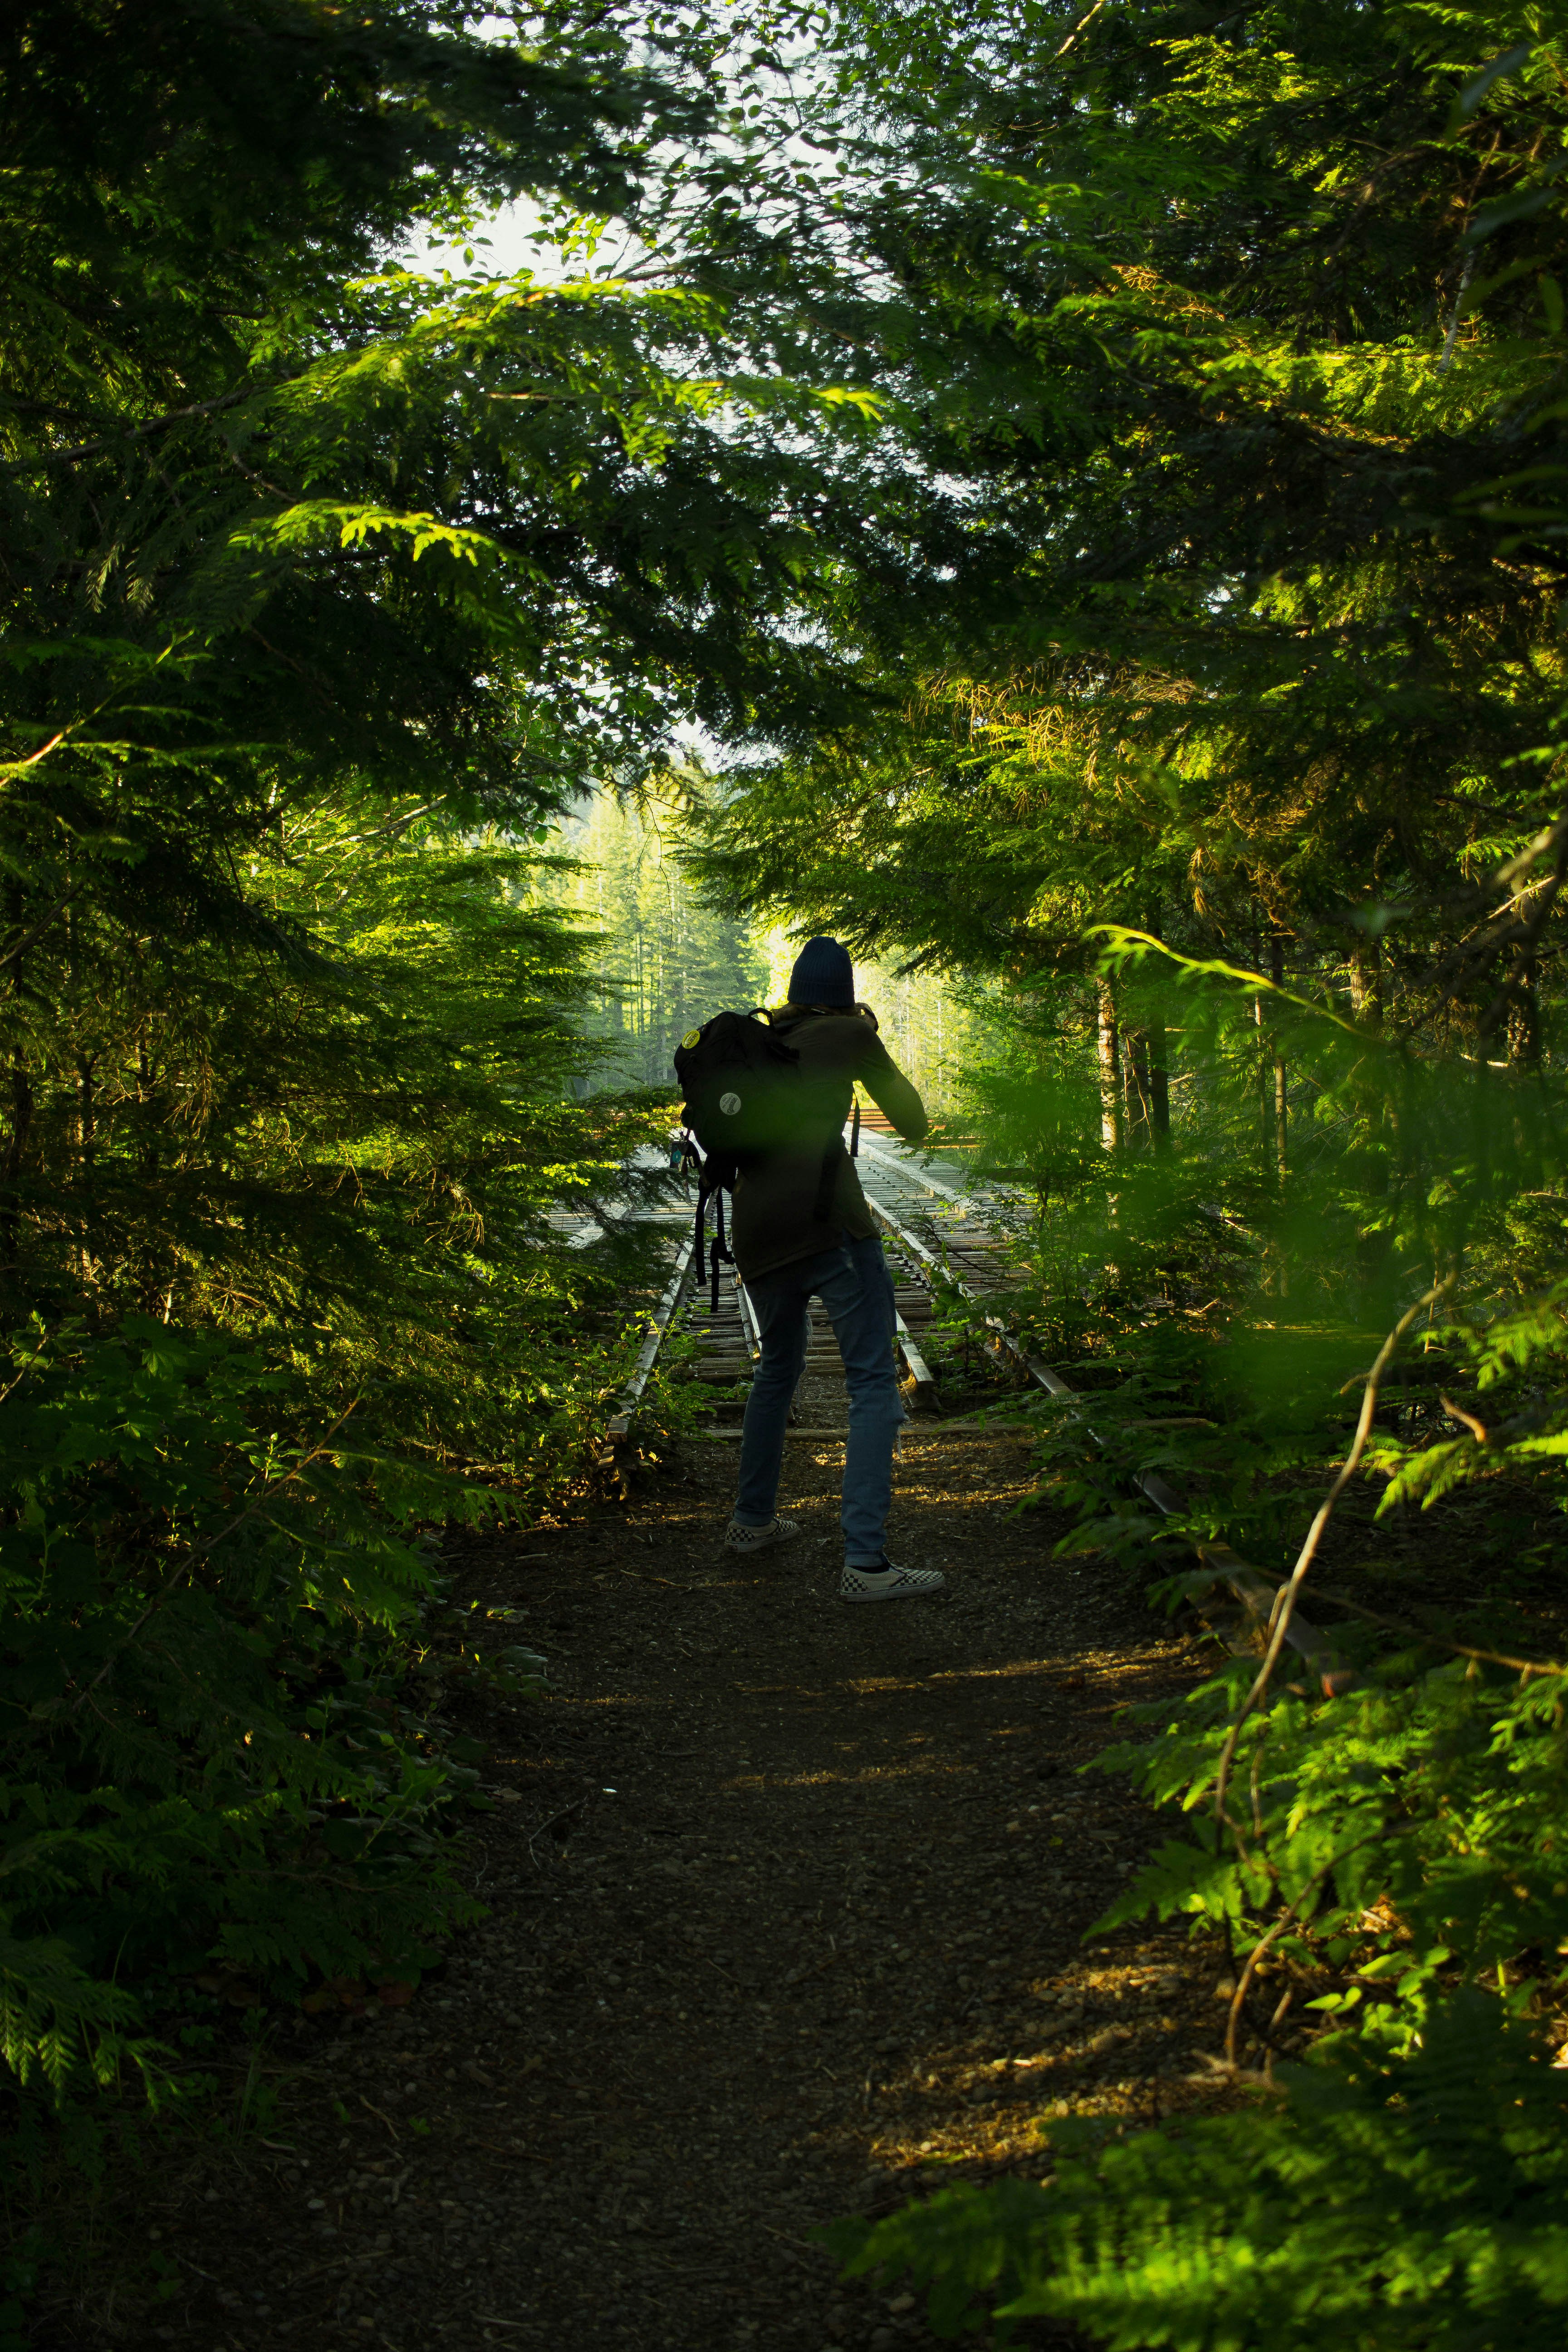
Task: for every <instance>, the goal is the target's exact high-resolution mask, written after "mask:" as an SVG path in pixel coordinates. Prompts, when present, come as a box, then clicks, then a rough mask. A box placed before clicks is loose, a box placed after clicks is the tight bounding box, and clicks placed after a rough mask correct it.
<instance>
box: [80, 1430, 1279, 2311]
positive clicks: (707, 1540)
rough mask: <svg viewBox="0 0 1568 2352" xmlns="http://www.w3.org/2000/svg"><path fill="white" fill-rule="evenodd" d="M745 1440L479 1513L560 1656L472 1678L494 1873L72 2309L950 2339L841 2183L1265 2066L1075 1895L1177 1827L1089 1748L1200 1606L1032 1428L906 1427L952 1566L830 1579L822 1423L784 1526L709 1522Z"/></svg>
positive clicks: (1150, 1682) (1186, 1983) (1023, 2166)
mask: <svg viewBox="0 0 1568 2352" xmlns="http://www.w3.org/2000/svg"><path fill="white" fill-rule="evenodd" d="M735 1451H736V1450H735V1447H734V1445H733V1444H725V1443H722V1442H719V1441H710V1442H701V1443H698V1444H691V1445H689V1446H688V1447H687V1448H686V1449H685V1450H684V1451H683V1453H682V1454H681V1455H680V1457H679V1461H678V1463H677V1465H676V1466H675V1467H674V1468H673V1469H668V1470H666V1471H664V1472H663V1473H661V1474H660V1475H658V1477H657V1478H654V1479H650V1480H649V1481H647V1483H645V1484H644V1485H643V1486H640V1487H639V1489H638V1491H637V1494H636V1496H635V1497H634V1499H633V1500H632V1501H631V1503H630V1504H629V1505H628V1506H626V1507H624V1508H616V1507H603V1509H602V1514H601V1515H599V1516H595V1517H590V1518H588V1519H586V1520H580V1521H579V1522H578V1523H577V1524H574V1525H565V1526H562V1527H559V1528H544V1529H540V1530H535V1531H533V1532H531V1533H529V1534H507V1535H492V1536H489V1537H486V1538H479V1537H469V1538H462V1539H461V1540H460V1541H459V1542H458V1544H457V1545H456V1547H455V1548H454V1549H453V1551H452V1553H451V1555H450V1557H449V1565H450V1567H451V1568H452V1570H453V1572H454V1575H455V1578H456V1582H457V1595H456V1597H459V1598H461V1597H467V1598H471V1599H473V1600H476V1601H480V1602H483V1603H485V1604H488V1605H489V1606H496V1605H498V1604H501V1603H505V1604H508V1605H510V1606H511V1607H513V1608H515V1609H517V1610H519V1611H520V1612H521V1614H522V1627H521V1632H522V1638H524V1639H525V1640H527V1641H529V1642H530V1643H532V1644H533V1645H534V1646H537V1647H538V1648H539V1649H541V1650H542V1651H543V1652H545V1653H546V1654H547V1655H548V1657H549V1661H550V1671H551V1675H552V1686H551V1690H550V1693H549V1695H548V1696H544V1697H543V1698H542V1699H539V1700H536V1701H532V1702H530V1703H527V1704H510V1703H500V1704H488V1705H487V1706H486V1710H485V1712H484V1713H483V1714H482V1716H481V1715H480V1714H479V1712H478V1705H479V1703H478V1702H468V1704H469V1705H472V1706H475V1709H476V1711H475V1713H474V1714H473V1715H472V1716H471V1717H469V1724H470V1727H477V1728H479V1729H480V1730H481V1731H482V1734H483V1736H484V1738H485V1739H486V1741H487V1743H488V1746H489V1751H490V1755H489V1762H488V1763H487V1765H486V1767H485V1769H484V1773H483V1779H484V1782H485V1785H486V1788H487V1790H488V1791H489V1795H490V1797H491V1799H492V1800H493V1803H494V1810H493V1811H490V1812H489V1813H487V1814H485V1815H484V1816H483V1817H482V1818H481V1819H480V1820H479V1825H478V1827H477V1828H476V1830H475V1832H474V1833H473V1837H472V1856H473V1884H474V1886H475V1888H476V1891H477V1893H478V1894H479V1896H480V1898H481V1899H482V1900H483V1901H484V1902H485V1903H486V1904H487V1905H488V1906H489V1918H488V1919H487V1920H486V1921H485V1922H484V1924H483V1925H481V1926H480V1927H478V1928H477V1929H475V1930H473V1931H471V1932H470V1933H468V1934H467V1935H465V1936H464V1937H460V1938H459V1939H458V1943H457V1945H456V1946H455V1948H453V1950H452V1952H451V1955H450V1958H449V1959H448V1962H447V1966H446V1968H445V1969H444V1970H443V1971H442V1972H441V1973H440V1974H438V1975H437V1976H436V1977H434V1978H432V1979H427V1980H426V1982H425V1983H424V1984H423V1985H422V1986H421V1987H420V1988H419V1990H418V1992H417V1994H416V1998H415V1999H414V2000H413V2001H412V2003H411V2004H410V2005H408V2006H407V2007H405V2008H390V2007H388V2008H384V2007H381V2006H379V2005H377V2004H374V2003H372V2004H371V2005H369V2006H367V2007H364V2008H363V2010H362V2011H361V2012H360V2013H358V2014H351V2013H348V2012H346V2011H345V2012H343V2013H341V2014H340V2015H338V2016H336V2017H334V2018H331V2019H327V2018H320V2017H317V2018H304V2017H296V2018H293V2019H291V2020H289V2021H287V2022H286V2023H284V2024H283V2025H281V2026H279V2027H278V2028H277V2029H276V2031H274V2032H271V2034H270V2036H269V2038H268V2042H267V2044H266V2057H265V2072H266V2076H267V2083H268V2091H269V2093H270V2094H271V2095H272V2097H274V2098H275V2100H276V2105H275V2107H273V2108H271V2120H270V2121H269V2122H268V2124H267V2125H266V2126H265V2127H264V2129H263V2132H262V2136H261V2137H259V2138H257V2137H246V2138H243V2139H236V2140H232V2141H230V2142H228V2143H226V2144H212V2143H201V2144H197V2145H195V2146H193V2145H192V2144H190V2143H184V2150H185V2152H184V2155H183V2156H180V2157H179V2158H177V2159H176V2158H174V2156H173V2155H171V2157H170V2158H169V2159H168V2160H167V2161H166V2162H165V2163H163V2165H162V2167H161V2168H153V2169H152V2170H151V2171H150V2173H149V2175H148V2177H147V2178H146V2179H144V2180H143V2182H142V2184H141V2187H140V2189H139V2190H138V2193H137V2198H136V2204H135V2211H134V2218H133V2225H132V2234H134V2235H135V2236H136V2237H137V2239H138V2242H139V2243H140V2244H141V2246H142V2248H143V2249H144V2252H143V2254H142V2261H143V2262H144V2263H146V2262H151V2263H153V2266H154V2269H155V2271H156V2272H157V2273H158V2274H160V2275H161V2276H162V2277H163V2280H164V2282H165V2286H164V2293H163V2301H162V2302H161V2303H160V2304H159V2305H156V2306H155V2307H154V2306H152V2305H149V2303H148V2301H147V2300H146V2294H145V2286H146V2278H147V2273H146V2271H145V2269H142V2272H141V2286H140V2287H139V2288H138V2287H136V2286H134V2285H132V2284H131V2282H130V2280H129V2277H128V2278H127V2286H128V2289H129V2292H128V2294H127V2295H126V2296H125V2298H124V2299H123V2300H122V2301H121V2303H120V2305H119V2306H118V2310H117V2309H116V2308H115V2306H114V2303H113V2298H110V2301H109V2302H108V2303H107V2304H106V2302H105V2299H104V2297H103V2294H102V2292H101V2288H100V2289H99V2290H97V2291H95V2294H94V2295H93V2296H92V2298H90V2301H91V2305H92V2310H91V2316H90V2318H89V2316H88V2305H87V2303H86V2302H84V2303H82V2304H80V2305H79V2306H78V2313H77V2315H76V2317H75V2318H74V2319H71V2318H69V2317H68V2315H66V2314H64V2313H63V2312H62V2313H59V2314H58V2320H57V2323H56V2326H54V2327H53V2328H51V2331H50V2333H49V2335H48V2336H47V2341H48V2342H49V2343H50V2344H51V2345H53V2344H58V2345H59V2346H62V2347H64V2346H69V2347H76V2348H77V2352H79V2348H80V2347H89V2346H90V2347H92V2352H100V2347H110V2346H112V2347H117V2352H118V2348H119V2347H133V2348H134V2352H152V2347H163V2346H167V2345H174V2346H176V2347H184V2352H270V2347H289V2346H293V2345H296V2344H298V2345H307V2344H308V2345H309V2346H310V2347H311V2352H340V2347H350V2346H360V2345H373V2346H377V2347H385V2352H431V2347H442V2352H449V2348H450V2347H456V2352H468V2347H478V2346H480V2345H488V2344H494V2345H498V2346H509V2347H514V2352H547V2347H548V2352H567V2347H570V2352H611V2347H616V2352H644V2347H648V2352H651V2348H652V2347H659V2352H775V2348H776V2352H846V2347H873V2348H874V2352H885V2347H904V2346H920V2345H923V2344H927V2343H929V2342H931V2340H932V2339H931V2337H930V2336H929V2334H928V2333H927V2330H926V2327H925V2325H924V2321H923V2317H922V2315H921V2310H920V2309H919V2307H917V2306H916V2305H914V2304H913V2303H912V2301H911V2299H910V2296H909V2295H908V2294H900V2293H899V2292H898V2291H897V2290H896V2289H894V2288H887V2287H884V2288H883V2289H882V2290H881V2291H879V2292H878V2291H873V2289H872V2288H871V2287H870V2286H869V2285H868V2284H852V2285H845V2284H842V2283H841V2282H840V2281H839V2280H838V2278H837V2274H836V2269H835V2265H834V2263H833V2262H832V2261H831V2260H830V2259H829V2257H828V2256H827V2255H826V2252H824V2251H823V2250H822V2249H821V2247H820V2246H819V2245H817V2244H816V2242H814V2237H813V2231H814V2228H815V2227H816V2225H818V2224H820V2223H822V2222H825V2221H829V2220H831V2219H833V2218H834V2217H836V2216H837V2215H840V2214H843V2213H846V2212H856V2211H861V2212H864V2211H879V2210H890V2209H891V2208H892V2207H893V2206H894V2205H895V2204H897V2203H898V2202H900V2201H901V2200H903V2199H904V2198H905V2197H907V2196H908V2195H910V2193H917V2194H918V2193H921V2192H922V2191H926V2190H929V2189H931V2188H933V2187H936V2186H940V2185H941V2184H942V2183H943V2182H946V2181H950V2180H952V2179H954V2178H958V2179H989V2178H993V2177H994V2176H995V2175H997V2174H998V2173H1000V2172H1004V2171H1008V2170H1012V2171H1021V2172H1024V2173H1031V2172H1032V2173H1035V2174H1038V2173H1039V2172H1040V2171H1041V2170H1042V2169H1043V2163H1042V2158H1041V2154H1040V2150H1039V2145H1038V2137H1037V2128H1036V2125H1037V2118H1038V2117H1039V2116H1041V2115H1042V2114H1048V2113H1050V2112H1052V2111H1053V2110H1054V2111H1055V2112H1057V2113H1061V2112H1064V2111H1068V2110H1071V2111H1075V2112H1082V2113H1100V2114H1109V2115H1114V2116H1118V2117H1124V2118H1126V2119H1127V2120H1129V2121H1132V2122H1136V2121H1143V2120H1149V2119H1152V2118H1155V2117H1158V2116H1165V2115H1170V2114H1173V2113H1176V2112H1180V2111H1184V2110H1188V2109H1196V2108H1205V2107H1209V2106H1212V2105H1213V2104H1214V2103H1215V2099H1216V2098H1228V2097H1234V2096H1235V2094H1234V2092H1227V2091H1226V2090H1225V2089H1224V2088H1223V2086H1222V2085H1221V2084H1220V2083H1219V2082H1217V2081H1216V2079H1215V2075H1214V2074H1213V2071H1212V2066H1211V2059H1210V2053H1214V2052H1215V2050H1216V2049H1217V2047H1218V2043H1219V2040H1220V2032H1221V2028H1222V2025H1223V2021H1224V2015H1225V2011H1224V2008H1223V2006H1222V2004H1221V2003H1220V2002H1219V2001H1218V2000H1215V1977H1216V1974H1217V1973H1219V1970H1218V1967H1217V1961H1216V1955H1215V1951H1214V1949H1213V1948H1207V1947H1193V1946H1190V1945H1189V1944H1188V1943H1187V1942H1186V1940H1185V1937H1184V1933H1183V1932H1180V1931H1177V1930H1174V1929H1173V1930H1170V1931H1162V1932H1153V1933H1150V1932H1146V1931H1143V1930H1140V1929H1123V1930H1121V1931H1119V1932H1118V1933H1116V1934H1114V1935H1110V1936H1105V1937H1099V1938H1096V1939H1095V1940H1094V1941H1093V1942H1092V1943H1090V1944H1087V1945H1086V1943H1085V1941H1084V1937H1085V1931H1086V1929H1088V1928H1089V1927H1091V1925H1092V1923H1093V1922H1094V1921H1095V1919H1096V1918H1097V1917H1098V1916H1100V1913H1101V1912H1102V1911H1103V1909H1104V1908H1105V1906H1106V1905H1107V1904H1108V1902H1109V1901H1110V1897H1111V1896H1112V1895H1113V1894H1114V1893H1115V1891H1116V1890H1117V1888H1118V1887H1119V1886H1120V1885H1121V1883H1122V1882H1123V1880H1124V1879H1125V1877H1126V1875H1127V1874H1128V1873H1129V1872H1130V1871H1131V1870H1132V1869H1133V1868H1134V1866H1135V1865H1136V1864H1137V1863H1138V1861H1139V1859H1140V1857H1141V1856H1142V1854H1143V1853H1144V1852H1145V1851H1146V1850H1147V1847H1148V1844H1149V1843H1150V1840H1151V1836H1152V1830H1153V1823H1152V1816H1151V1815H1150V1814H1148V1813H1147V1812H1146V1811H1143V1810H1142V1808H1141V1807H1140V1805H1139V1803H1138V1801H1136V1800H1135V1799H1134V1798H1133V1797H1132V1796H1131V1794H1130V1793H1129V1791H1128V1790H1127V1787H1126V1785H1125V1783H1124V1782H1122V1781H1121V1780H1108V1779H1102V1778H1100V1777H1099V1776H1092V1777H1087V1778H1081V1777H1078V1775H1077V1772H1076V1768H1077V1767H1078V1766H1079V1765H1080V1764H1081V1763H1083V1762H1084V1761H1085V1760H1086V1759H1088V1758H1089V1757H1091V1756H1093V1755H1094V1754H1095V1753H1096V1752H1097V1751H1099V1750H1100V1749H1101V1748H1104V1747H1105V1746H1106V1745H1107V1744H1108V1743H1110V1741H1111V1740H1112V1739H1114V1738H1117V1737H1118V1736H1119V1730H1118V1726H1117V1724H1116V1720H1115V1717H1116V1710H1117V1709H1118V1708H1119V1707H1120V1706H1121V1705H1122V1704H1123V1703H1124V1702H1126V1701H1128V1700H1131V1699H1142V1698H1148V1697H1151V1696H1155V1695H1161V1696H1164V1695H1167V1694H1168V1695H1169V1696H1170V1697H1171V1698H1172V1699H1173V1700H1177V1699H1179V1697H1180V1696H1181V1694H1182V1693H1183V1691H1184V1689H1186V1688H1188V1687H1190V1686H1191V1685H1192V1684H1193V1683H1194V1681H1195V1680H1196V1679H1198V1678H1199V1676H1200V1675H1201V1674H1202V1673H1203V1672H1205V1671H1206V1670H1207V1669H1208V1667H1209V1666H1210V1665H1211V1664H1212V1662H1213V1660H1214V1657H1215V1650H1214V1647H1213V1644H1212V1643H1200V1642H1198V1641H1197V1640H1194V1639H1188V1638H1186V1637H1184V1636H1182V1635H1179V1634H1177V1633H1173V1631H1172V1630H1171V1628H1170V1627H1169V1626H1168V1625H1167V1624H1166V1623H1165V1622H1163V1620H1161V1619H1159V1618H1157V1617H1154V1616H1152V1615H1151V1614H1150V1613H1149V1612H1147V1611H1146V1610H1145V1608H1144V1607H1143V1605H1142V1601H1141V1599H1140V1597H1139V1593H1138V1590H1137V1584H1136V1582H1135V1581H1134V1580H1130V1579H1129V1577H1128V1575H1127V1574H1126V1572H1125V1571H1118V1570H1114V1569H1113V1568H1112V1567H1111V1566H1110V1564H1109V1563H1108V1562H1107V1561H1105V1560H1104V1559H1100V1558H1098V1557H1091V1558H1084V1559H1076V1560H1069V1561H1067V1562H1062V1561H1058V1560H1057V1559H1054V1558H1053V1556H1052V1547H1053V1544H1054V1542H1055V1540H1056V1538H1058V1536H1059V1535H1060V1534H1061V1533H1062V1532H1063V1526H1062V1523H1060V1522H1059V1521H1057V1520H1054V1519H1053V1518H1052V1517H1051V1516H1050V1515H1049V1514H1048V1513H1047V1512H1046V1511H1032V1512H1029V1513H1027V1514H1026V1515H1024V1516H1022V1517H1015V1516H1013V1514H1014V1512H1015V1507H1016V1504H1017V1502H1018V1501H1019V1499H1020V1498H1021V1497H1022V1496H1024V1495H1025V1494H1026V1492H1027V1491H1028V1488H1029V1486H1030V1483H1031V1482H1030V1475H1029V1464H1030V1456H1029V1453H1028V1449H1027V1447H1026V1444H1023V1443H1020V1441H1019V1439H1018V1438H1017V1437H1016V1435H1013V1434H1009V1433H1005V1432H995V1433H976V1432H968V1433H960V1432H957V1431H954V1432H952V1433H950V1434H944V1433H943V1432H942V1424H941V1423H921V1424H915V1425H912V1426H911V1428H910V1432H909V1433H907V1435H906V1440H905V1449H904V1454H903V1460H902V1464H901V1466H900V1473H899V1477H898V1491H897V1495H896V1499H895V1506H894V1517H893V1522H892V1528H891V1549H892V1552H893V1556H894V1557H895V1558H896V1559H904V1560H907V1561H910V1562H912V1563H914V1564H917V1565H919V1564H929V1565H940V1566H941V1567H942V1568H944V1569H945V1570H946V1572H947V1578H948V1583H947V1588H946V1590H945V1591H944V1592H943V1593H942V1594H941V1595H939V1596H936V1597H933V1598H932V1599H930V1600H928V1601H911V1602H906V1603H901V1604H899V1605H896V1606H883V1607H869V1608H865V1607H861V1608H855V1607H847V1606H846V1605H845V1604H844V1603H842V1602H841V1601H839V1600H838V1599H837V1593H836V1584H837V1562H838V1559H839V1549H838V1543H837V1485H838V1478H839V1469H840V1464H841V1460H842V1455H841V1452H840V1449H839V1447H838V1445H837V1444H836V1443H833V1442H832V1441H816V1442H815V1443H810V1442H797V1443H795V1444H792V1446H791V1448H790V1453H789V1457H788V1460H787V1462H786V1466H785V1488H784V1497H783V1500H784V1507H786V1508H787V1509H789V1510H790V1511H791V1512H792V1513H793V1515H794V1516H795V1517H796V1518H797V1519H798V1521H799V1525H800V1529H801V1532H800V1537H799V1538H798V1540H797V1541H795V1543H794V1544H792V1545H790V1546H789V1547H787V1548H785V1549H779V1550H776V1551H774V1552H772V1553H770V1554H765V1555H763V1557H762V1558H761V1559H736V1558H735V1557H733V1556H731V1555H730V1554H728V1553H726V1552H725V1551H724V1550H723V1549H721V1536H722V1532H723V1528H724V1525H725V1522H726V1519H727V1517H728V1512H729V1504H730V1497H731V1491H732V1485H733V1479H734V1474H735Z"/></svg>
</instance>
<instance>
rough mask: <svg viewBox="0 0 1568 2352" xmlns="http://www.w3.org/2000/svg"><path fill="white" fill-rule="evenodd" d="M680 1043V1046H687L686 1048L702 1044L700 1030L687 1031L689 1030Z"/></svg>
mask: <svg viewBox="0 0 1568 2352" xmlns="http://www.w3.org/2000/svg"><path fill="white" fill-rule="evenodd" d="M680 1042H681V1044H682V1045H687V1046H691V1045H701V1043H702V1032H701V1030H700V1029H689V1030H688V1031H687V1033H686V1034H685V1036H684V1037H683V1038H682V1039H681V1041H680Z"/></svg>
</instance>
